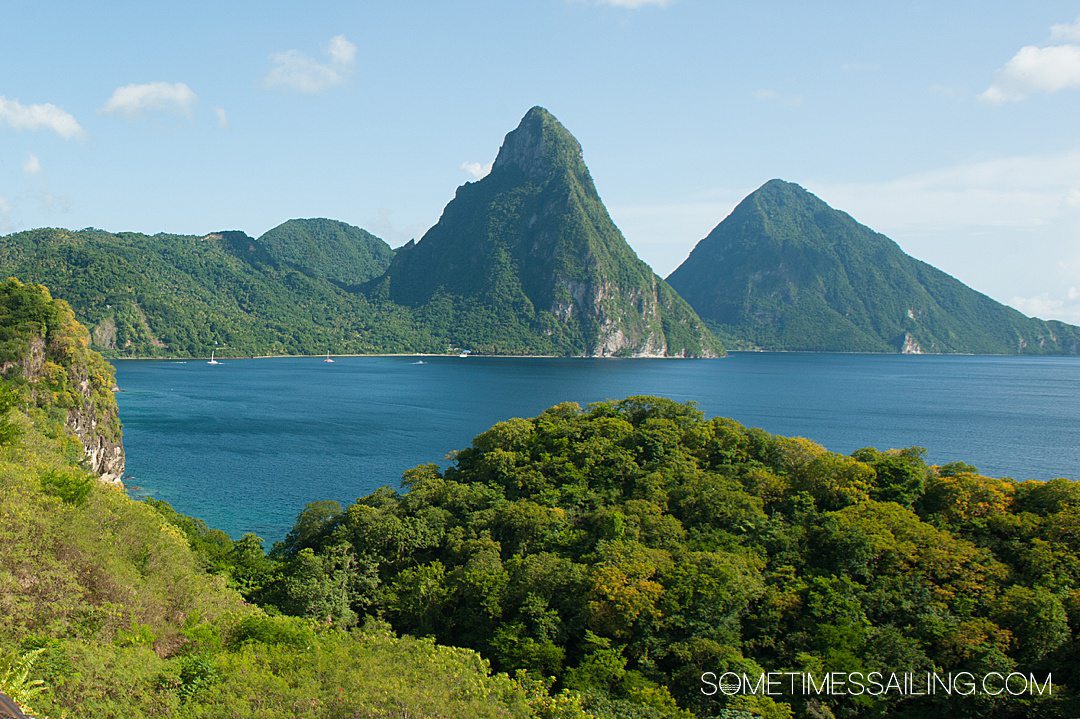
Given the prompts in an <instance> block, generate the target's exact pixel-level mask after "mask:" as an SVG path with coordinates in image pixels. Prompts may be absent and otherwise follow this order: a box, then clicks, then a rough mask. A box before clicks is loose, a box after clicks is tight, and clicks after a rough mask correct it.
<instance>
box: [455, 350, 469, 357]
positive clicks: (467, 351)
mask: <svg viewBox="0 0 1080 719" xmlns="http://www.w3.org/2000/svg"><path fill="white" fill-rule="evenodd" d="M470 354H472V350H461V354H459V355H458V357H468V356H469V355H470Z"/></svg>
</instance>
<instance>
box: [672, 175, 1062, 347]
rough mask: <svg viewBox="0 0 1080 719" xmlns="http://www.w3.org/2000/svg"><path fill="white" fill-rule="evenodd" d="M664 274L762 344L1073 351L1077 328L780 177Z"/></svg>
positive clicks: (729, 329) (702, 310)
mask: <svg viewBox="0 0 1080 719" xmlns="http://www.w3.org/2000/svg"><path fill="white" fill-rule="evenodd" d="M668 281H669V282H670V283H671V285H672V287H674V288H675V289H676V290H678V292H679V293H680V294H681V295H682V296H683V297H684V298H686V300H687V301H688V302H689V303H690V304H691V305H692V306H693V307H694V309H696V310H697V311H698V313H699V314H700V315H701V316H702V317H703V318H704V319H705V320H706V321H708V322H709V323H710V324H712V325H713V326H714V327H715V328H716V329H717V331H718V332H719V333H720V334H721V335H722V336H725V337H730V338H732V339H734V340H735V341H737V342H745V343H748V344H750V345H752V346H756V347H760V348H764V349H772V350H819V351H843V352H961V353H982V354H1054V353H1065V354H1076V353H1078V352H1080V328H1077V327H1073V326H1072V325H1067V324H1065V323H1062V322H1056V321H1043V320H1038V319H1032V318H1029V317H1026V316H1024V315H1023V314H1021V313H1020V312H1018V311H1016V310H1014V309H1012V308H1011V307H1007V306H1005V305H1002V304H1001V303H999V302H995V301H994V300H992V299H990V298H989V297H987V296H986V295H983V294H981V293H979V292H977V291H975V290H973V289H971V288H969V287H967V286H966V285H964V284H963V283H962V282H960V281H959V280H957V279H955V278H953V277H951V276H949V275H947V274H945V273H944V272H942V271H940V270H938V269H936V268H934V267H932V266H930V265H928V264H926V263H925V262H920V261H919V260H916V259H914V258H912V257H910V256H908V255H907V254H905V253H904V252H903V250H901V249H900V247H899V246H898V245H897V244H896V243H895V242H893V241H892V240H890V239H889V238H888V237H885V236H884V235H882V234H879V233H877V232H874V231H873V230H871V229H870V228H868V227H865V226H864V225H860V224H859V223H858V222H856V221H855V220H853V219H852V218H851V217H850V216H849V215H847V214H846V213H843V212H840V211H838V210H835V209H833V208H831V207H829V206H828V205H827V204H825V203H824V202H822V201H821V200H820V199H818V198H817V197H815V196H814V195H812V194H810V193H809V192H807V191H806V190H804V189H803V188H801V187H799V186H798V185H795V184H792V183H789V182H783V181H781V180H772V181H770V182H768V183H766V184H765V185H763V186H762V187H761V188H760V189H758V190H757V191H755V192H754V193H753V194H751V195H750V196H748V197H747V198H746V199H744V200H743V201H742V202H741V203H739V205H738V207H736V208H735V210H734V211H733V212H732V213H731V215H729V216H728V217H727V218H726V219H725V220H724V221H723V222H721V223H720V224H719V225H717V226H716V228H715V229H714V230H713V231H712V232H711V233H709V236H708V237H706V238H705V239H704V240H702V241H701V242H700V243H698V245H697V247H695V248H694V251H693V252H692V253H691V254H690V256H689V257H688V258H687V259H686V261H685V262H683V264H682V265H680V266H679V268H678V269H676V270H675V272H673V273H672V274H671V276H670V277H668Z"/></svg>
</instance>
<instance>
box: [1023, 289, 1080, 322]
mask: <svg viewBox="0 0 1080 719" xmlns="http://www.w3.org/2000/svg"><path fill="white" fill-rule="evenodd" d="M1009 304H1011V305H1012V306H1013V307H1015V308H1016V309H1018V310H1020V311H1021V312H1023V313H1024V314H1025V315H1030V316H1032V317H1039V318H1041V319H1057V320H1062V321H1064V322H1069V323H1071V324H1080V289H1078V288H1076V287H1070V288H1068V289H1067V290H1065V292H1064V294H1062V295H1052V294H1050V293H1048V292H1043V293H1042V294H1039V295H1035V296H1033V297H1013V298H1012V299H1011V300H1010V301H1009Z"/></svg>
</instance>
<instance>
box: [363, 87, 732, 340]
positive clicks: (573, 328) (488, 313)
mask: <svg viewBox="0 0 1080 719" xmlns="http://www.w3.org/2000/svg"><path fill="white" fill-rule="evenodd" d="M370 292H371V296H372V297H385V298H387V299H389V300H392V301H393V302H395V303H397V304H399V305H405V306H407V307H410V308H412V311H413V312H415V313H417V315H418V316H420V317H424V316H431V317H432V320H431V322H429V323H428V324H429V325H431V326H434V325H435V324H436V321H435V319H436V318H435V317H434V315H433V314H432V313H434V312H435V311H436V310H438V311H439V312H440V313H441V314H439V316H438V322H437V324H438V326H439V327H440V330H441V331H442V332H444V336H445V337H446V338H447V340H448V342H449V344H450V345H452V346H456V347H467V348H470V349H473V350H476V351H480V352H490V353H499V354H560V355H587V356H610V355H644V356H687V355H692V356H712V355H714V354H718V353H720V352H721V351H722V350H721V348H720V346H719V343H718V342H717V341H716V339H715V338H714V337H713V336H712V335H711V334H710V333H709V331H708V330H707V329H706V328H705V326H704V324H703V323H702V321H701V319H700V318H699V317H698V316H697V315H696V314H694V311H693V310H691V309H690V307H689V306H688V305H687V304H686V303H685V302H684V301H683V300H682V299H681V298H680V297H679V296H678V295H676V294H675V292H674V291H673V290H672V289H671V288H670V287H669V286H668V285H667V283H665V282H664V281H663V280H661V279H660V278H659V277H657V276H656V275H655V274H654V273H653V271H652V269H650V268H649V266H648V265H646V264H645V263H644V262H642V261H641V259H640V258H638V256H637V255H636V254H635V253H634V251H633V249H631V248H630V246H629V245H628V244H627V243H626V239H625V238H624V237H623V236H622V233H621V232H619V228H618V227H616V226H615V223H614V222H613V221H612V219H611V216H610V215H609V214H608V211H607V208H605V207H604V203H603V202H602V201H601V199H600V196H599V194H597V192H596V187H595V186H594V184H593V181H592V178H591V177H590V176H589V171H588V169H586V167H585V162H584V160H583V159H582V152H581V145H580V144H579V143H578V141H577V140H575V139H574V136H573V135H571V134H570V133H569V131H567V129H566V128H565V127H563V126H562V124H561V123H559V121H558V120H556V119H555V117H554V116H553V115H552V114H551V113H550V112H548V111H547V110H545V109H543V108H541V107H534V108H533V109H531V110H529V112H527V113H526V114H525V117H524V118H523V119H522V120H521V122H520V124H519V125H518V126H517V128H516V129H514V130H513V131H512V132H510V133H509V134H507V135H506V138H505V139H504V140H503V144H502V149H500V150H499V155H498V158H497V159H496V161H495V164H494V166H493V168H492V170H491V173H490V174H488V175H487V177H485V178H483V179H481V180H479V181H477V182H469V183H466V184H465V185H463V186H462V187H460V188H458V191H457V193H456V195H455V196H454V199H453V200H452V201H451V202H450V204H448V205H447V206H446V209H444V210H443V214H442V217H441V218H439V222H438V223H437V224H436V225H435V226H434V227H432V228H431V229H430V230H428V231H427V232H426V233H425V234H424V236H423V237H422V238H421V239H420V241H419V242H417V243H416V244H415V245H413V246H412V247H410V248H408V249H403V250H400V251H398V252H397V253H396V254H395V255H394V259H393V260H392V261H391V263H390V267H389V269H388V270H387V272H386V274H385V275H384V276H383V277H382V278H380V280H379V281H378V282H377V283H376V284H375V285H373V286H372V288H371V290H370Z"/></svg>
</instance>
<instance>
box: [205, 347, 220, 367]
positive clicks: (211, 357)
mask: <svg viewBox="0 0 1080 719" xmlns="http://www.w3.org/2000/svg"><path fill="white" fill-rule="evenodd" d="M216 352H217V350H210V361H209V362H207V363H206V364H221V363H220V362H218V361H217V360H216V359H214V354H215V353H216Z"/></svg>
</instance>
